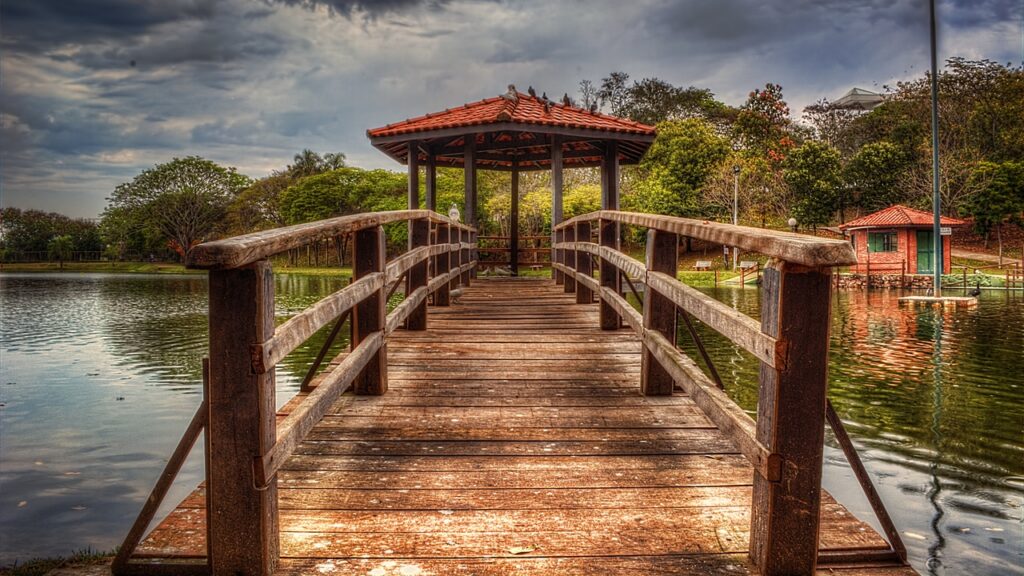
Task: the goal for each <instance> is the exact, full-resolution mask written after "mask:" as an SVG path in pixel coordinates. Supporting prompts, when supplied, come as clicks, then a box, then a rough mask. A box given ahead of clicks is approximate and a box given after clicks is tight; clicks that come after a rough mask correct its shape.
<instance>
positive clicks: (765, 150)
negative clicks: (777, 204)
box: [733, 83, 795, 162]
mask: <svg viewBox="0 0 1024 576" xmlns="http://www.w3.org/2000/svg"><path fill="white" fill-rule="evenodd" d="M791 124H792V120H790V117H789V105H788V104H786V101H785V100H784V99H783V97H782V86H780V85H778V84H772V83H768V84H766V85H765V87H764V90H754V91H753V92H751V93H750V94H749V95H748V97H747V101H746V102H745V103H744V104H743V106H741V107H740V110H739V113H738V114H737V115H736V123H735V124H734V125H733V130H734V133H735V136H736V138H737V139H738V140H739V141H740V142H742V143H743V145H744V147H745V148H746V149H748V150H750V151H752V152H755V153H757V154H759V155H762V156H765V157H766V158H767V159H768V160H770V161H772V162H782V160H784V159H785V157H786V154H787V152H788V151H789V150H790V149H791V148H793V146H794V145H795V143H794V141H793V139H792V137H791V135H790V127H791Z"/></svg>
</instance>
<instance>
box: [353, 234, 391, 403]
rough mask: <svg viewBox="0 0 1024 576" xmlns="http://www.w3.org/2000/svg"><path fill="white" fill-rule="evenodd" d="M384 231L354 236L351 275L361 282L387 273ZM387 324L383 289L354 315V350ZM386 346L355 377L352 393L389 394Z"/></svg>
mask: <svg viewBox="0 0 1024 576" xmlns="http://www.w3.org/2000/svg"><path fill="white" fill-rule="evenodd" d="M384 249H385V240H384V228H383V227H382V226H373V227H371V228H366V229H364V230H359V231H358V232H356V233H355V238H354V240H353V243H352V250H353V258H352V274H353V277H354V278H355V279H356V280H358V279H359V278H362V277H363V276H367V275H370V274H373V273H374V272H384V269H385V265H384V263H385V258H386V256H385V252H384ZM386 320H387V302H385V298H384V288H383V287H381V289H380V290H377V291H376V292H374V293H373V294H371V295H370V296H368V297H367V298H366V299H365V300H363V301H362V302H360V303H359V304H357V305H356V307H355V309H354V310H353V312H352V346H353V348H354V347H355V346H358V345H359V343H360V342H362V341H363V340H366V339H367V338H369V337H370V336H372V335H373V334H374V333H376V332H382V331H383V330H384V323H385V322H386ZM387 369H388V360H387V345H386V344H384V345H381V347H380V350H378V351H377V352H376V353H375V354H374V355H373V357H372V358H371V359H370V360H369V361H368V362H367V364H366V367H365V368H363V370H362V372H361V373H360V374H359V376H357V377H356V379H355V383H354V384H353V389H354V390H355V393H356V394H368V395H381V394H384V393H385V392H387V390H388V372H387Z"/></svg>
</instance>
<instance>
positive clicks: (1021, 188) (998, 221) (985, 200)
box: [966, 162, 1024, 256]
mask: <svg viewBox="0 0 1024 576" xmlns="http://www.w3.org/2000/svg"><path fill="white" fill-rule="evenodd" d="M971 180H972V185H973V186H975V187H976V188H977V190H978V191H977V192H976V193H975V194H974V195H973V196H971V199H970V200H969V201H968V203H967V205H966V210H967V213H968V214H970V215H971V216H972V217H974V229H975V230H976V231H977V232H978V233H979V234H983V235H984V236H985V242H986V247H987V244H988V239H989V236H990V234H991V232H992V230H995V232H996V240H997V242H998V247H999V255H1000V256H1002V254H1003V234H1002V232H1003V225H1004V224H1006V223H1008V222H1010V221H1016V222H1017V223H1020V216H1021V212H1022V211H1024V163H1021V162H1002V163H998V164H997V163H994V162H980V163H978V165H977V166H976V167H975V169H974V171H973V172H972V173H971Z"/></svg>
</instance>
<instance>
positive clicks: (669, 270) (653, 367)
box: [640, 230, 679, 396]
mask: <svg viewBox="0 0 1024 576" xmlns="http://www.w3.org/2000/svg"><path fill="white" fill-rule="evenodd" d="M678 249H679V236H678V235H677V234H673V233H671V232H662V231H661V230H648V231H647V270H648V271H650V272H664V273H665V274H668V275H670V276H672V277H673V278H675V276H676V269H677V268H678V265H679V261H678V255H677V252H676V251H677V250H678ZM644 328H646V329H647V330H656V331H658V332H660V333H661V335H662V336H664V337H665V338H666V339H667V340H668V341H669V342H673V343H674V342H675V341H676V305H675V303H673V302H672V300H670V299H668V298H666V297H665V296H663V295H662V294H660V293H658V292H657V291H656V290H648V291H647V293H646V294H644ZM674 383H675V382H674V380H673V378H672V375H671V374H669V372H668V371H667V370H665V368H664V367H662V366H661V364H660V363H659V362H658V359H657V358H656V357H655V356H654V354H652V353H651V351H650V350H648V349H646V348H645V349H644V352H643V356H642V357H641V361H640V391H641V393H643V395H644V396H669V395H671V394H672V387H673V385H674Z"/></svg>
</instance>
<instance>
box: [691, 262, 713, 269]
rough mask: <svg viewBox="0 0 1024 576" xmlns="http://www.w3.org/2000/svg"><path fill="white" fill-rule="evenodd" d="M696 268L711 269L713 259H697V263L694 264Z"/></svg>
mask: <svg viewBox="0 0 1024 576" xmlns="http://www.w3.org/2000/svg"><path fill="white" fill-rule="evenodd" d="M693 269H694V270H705V271H706V270H710V269H711V260H697V263H696V264H694V265H693Z"/></svg>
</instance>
